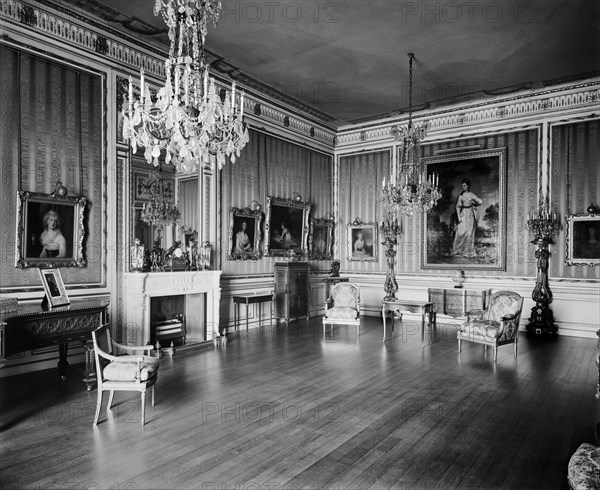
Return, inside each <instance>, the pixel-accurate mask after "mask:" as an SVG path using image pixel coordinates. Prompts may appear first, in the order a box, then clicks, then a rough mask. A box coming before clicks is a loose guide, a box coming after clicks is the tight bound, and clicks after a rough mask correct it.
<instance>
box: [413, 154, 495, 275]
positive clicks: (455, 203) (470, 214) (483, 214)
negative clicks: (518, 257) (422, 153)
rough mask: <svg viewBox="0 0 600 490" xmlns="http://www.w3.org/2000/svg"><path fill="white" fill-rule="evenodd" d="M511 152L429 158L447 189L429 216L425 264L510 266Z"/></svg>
mask: <svg viewBox="0 0 600 490" xmlns="http://www.w3.org/2000/svg"><path fill="white" fill-rule="evenodd" d="M505 154H506V152H505V149H504V148H495V149H491V150H478V151H468V152H462V153H457V152H454V153H449V154H443V155H438V156H433V157H428V158H424V159H423V164H424V165H426V168H427V175H430V174H432V173H437V174H438V175H439V187H440V190H441V192H442V198H441V199H440V200H439V201H438V203H437V205H436V206H434V207H433V208H432V209H431V210H430V211H429V212H428V213H427V214H425V215H424V218H423V219H424V223H423V239H422V247H421V251H422V252H421V253H422V255H421V259H422V260H421V265H422V267H423V268H425V269H458V268H459V269H485V270H504V268H505V241H506V236H505V167H506V163H505V159H506V157H505Z"/></svg>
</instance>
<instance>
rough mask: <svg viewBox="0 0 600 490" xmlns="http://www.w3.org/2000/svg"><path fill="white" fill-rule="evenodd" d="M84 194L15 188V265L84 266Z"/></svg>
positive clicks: (23, 266)
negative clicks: (43, 192)
mask: <svg viewBox="0 0 600 490" xmlns="http://www.w3.org/2000/svg"><path fill="white" fill-rule="evenodd" d="M85 205H86V198H85V197H67V196H55V195H53V194H41V193H36V192H26V191H18V195H17V233H16V258H15V266H16V267H22V268H25V267H85V266H86V260H85V258H84V257H83V240H84V235H85V228H84V224H83V219H84V210H85Z"/></svg>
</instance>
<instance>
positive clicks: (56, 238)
mask: <svg viewBox="0 0 600 490" xmlns="http://www.w3.org/2000/svg"><path fill="white" fill-rule="evenodd" d="M43 221H44V231H43V232H42V233H41V235H40V243H41V245H42V252H41V253H40V257H50V258H55V257H56V258H62V257H66V255H67V240H66V239H65V237H64V235H63V234H62V231H61V230H60V225H61V220H60V216H59V215H58V213H57V212H56V211H54V210H53V209H51V210H50V211H48V212H47V213H46V214H45V215H44V218H43Z"/></svg>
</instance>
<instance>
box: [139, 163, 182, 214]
mask: <svg viewBox="0 0 600 490" xmlns="http://www.w3.org/2000/svg"><path fill="white" fill-rule="evenodd" d="M161 172H162V169H160V170H159V172H154V173H153V175H152V180H151V181H150V182H149V184H147V185H146V188H147V190H148V192H149V194H150V202H147V203H145V204H144V207H143V209H142V215H141V218H142V221H143V222H144V223H148V224H152V225H157V226H166V225H170V224H174V223H177V222H178V221H179V218H180V217H181V212H180V211H179V209H178V208H177V206H176V205H175V203H174V202H173V188H172V185H173V184H172V182H168V181H167V180H165V179H164V177H163V176H162V174H161Z"/></svg>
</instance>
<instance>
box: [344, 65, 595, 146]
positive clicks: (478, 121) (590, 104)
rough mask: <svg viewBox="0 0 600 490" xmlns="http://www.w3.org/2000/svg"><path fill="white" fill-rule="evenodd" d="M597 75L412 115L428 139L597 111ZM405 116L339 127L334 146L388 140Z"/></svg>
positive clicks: (402, 123)
mask: <svg viewBox="0 0 600 490" xmlns="http://www.w3.org/2000/svg"><path fill="white" fill-rule="evenodd" d="M599 102H600V78H598V77H596V78H594V79H591V80H586V81H583V82H579V83H574V84H570V85H560V86H556V87H551V88H548V87H546V88H544V89H540V90H535V91H531V92H528V93H527V94H519V95H514V96H511V97H501V98H500V97H499V98H495V99H494V100H489V101H482V102H480V103H477V104H468V105H467V104H465V105H462V106H454V107H449V108H445V109H440V110H437V111H430V112H425V113H422V114H418V115H416V116H415V115H413V120H414V121H416V122H417V123H419V124H426V125H427V132H428V140H431V139H435V137H442V136H448V135H450V134H456V133H459V132H460V133H467V132H473V133H476V132H481V131H483V130H489V129H493V128H495V127H506V126H509V125H513V124H520V125H522V124H524V123H532V122H536V121H537V122H539V121H541V120H551V119H559V118H563V117H565V116H575V115H581V114H583V113H586V112H590V111H592V112H596V113H598V112H599V111H598V107H599ZM407 123H408V117H407V116H404V117H394V118H388V119H385V120H380V121H377V122H373V123H369V124H357V125H354V126H347V127H345V128H342V129H340V130H339V131H338V134H337V139H336V150H340V149H344V148H348V147H352V146H356V145H365V144H369V143H371V144H373V143H389V142H393V141H394V138H395V128H396V127H397V126H398V125H406V124H407Z"/></svg>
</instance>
